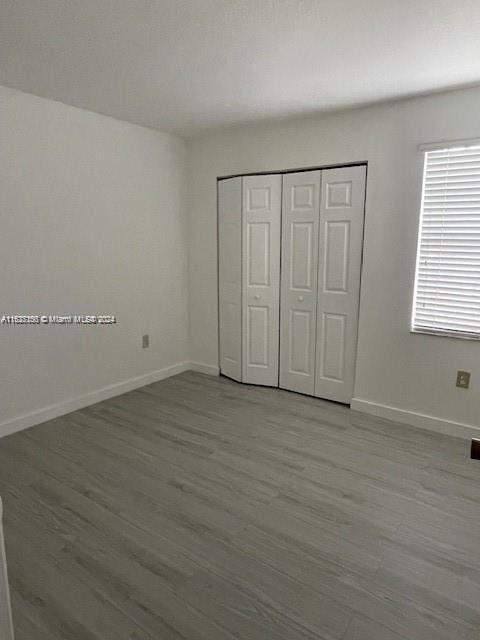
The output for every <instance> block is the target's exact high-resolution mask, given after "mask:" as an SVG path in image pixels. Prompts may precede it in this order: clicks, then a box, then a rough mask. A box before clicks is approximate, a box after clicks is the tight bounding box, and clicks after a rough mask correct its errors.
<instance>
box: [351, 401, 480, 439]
mask: <svg viewBox="0 0 480 640" xmlns="http://www.w3.org/2000/svg"><path fill="white" fill-rule="evenodd" d="M350 406H351V408H352V409H354V410H355V411H360V412H362V413H369V414H371V415H373V416H377V417H379V418H386V419H387V420H393V421H395V422H403V423H405V424H409V425H411V426H413V427H420V428H421V429H428V430H429V431H436V432H437V433H443V434H444V435H448V436H455V437H457V438H465V439H466V440H470V438H478V437H480V427H476V426H474V425H472V424H465V423H463V422H453V421H452V420H445V419H443V418H436V417H435V416H430V415H427V414H425V413H418V412H416V411H406V410H405V409H398V408H397V407H390V406H388V405H386V404H379V403H377V402H371V401H370V400H362V399H361V398H353V400H352V402H351V405H350Z"/></svg>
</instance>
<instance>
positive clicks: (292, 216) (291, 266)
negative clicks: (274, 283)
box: [280, 171, 320, 395]
mask: <svg viewBox="0 0 480 640" xmlns="http://www.w3.org/2000/svg"><path fill="white" fill-rule="evenodd" d="M282 193H283V197H282V275H281V312H280V336H281V338H280V386H281V387H282V388H284V389H291V390H292V391H299V392H300V393H306V394H309V395H314V392H315V343H316V333H317V328H316V327H317V325H316V315H317V270H318V221H319V213H320V171H301V172H299V173H287V174H285V175H284V176H283V189H282Z"/></svg>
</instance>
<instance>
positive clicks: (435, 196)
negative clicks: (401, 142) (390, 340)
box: [412, 145, 480, 338]
mask: <svg viewBox="0 0 480 640" xmlns="http://www.w3.org/2000/svg"><path fill="white" fill-rule="evenodd" d="M412 325H413V329H414V330H418V331H427V332H431V333H440V334H447V335H456V336H459V337H470V338H480V145H478V146H477V145H476V146H470V147H467V146H463V147H456V148H447V149H438V150H434V151H427V152H426V153H425V169H424V178H423V196H422V210H421V216H420V230H419V241H418V255H417V269H416V276H415V294H414V301H413V317H412Z"/></svg>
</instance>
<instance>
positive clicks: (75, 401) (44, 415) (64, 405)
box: [0, 362, 207, 438]
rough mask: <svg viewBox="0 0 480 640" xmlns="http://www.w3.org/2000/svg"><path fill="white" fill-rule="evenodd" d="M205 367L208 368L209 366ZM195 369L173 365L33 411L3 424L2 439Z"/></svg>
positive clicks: (185, 365) (190, 366)
mask: <svg viewBox="0 0 480 640" xmlns="http://www.w3.org/2000/svg"><path fill="white" fill-rule="evenodd" d="M204 366H205V367H206V366H207V365H204ZM193 368H194V367H193V363H190V362H180V363H178V364H174V365H171V366H170V367H165V368H164V369H158V370H157V371H152V372H150V373H146V374H144V375H141V376H137V377H135V378H130V379H129V380H124V381H123V382H117V383H116V384H111V385H109V386H108V387H103V388H102V389H98V390H97V391H91V392H90V393H86V394H84V395H82V396H78V397H77V398H72V399H70V400H66V401H64V402H59V403H58V404H53V405H50V406H48V407H44V408H43V409H39V410H37V411H32V412H31V413H27V414H25V415H23V416H19V417H18V418H14V419H13V420H8V421H7V422H3V423H1V424H0V438H1V437H3V436H7V435H10V434H11V433H15V432H17V431H22V430H23V429H28V427H33V426H34V425H36V424H40V423H41V422H45V421H46V420H52V419H53V418H58V417H59V416H63V415H65V414H67V413H71V412H72V411H77V409H83V408H84V407H88V406H90V405H91V404H95V403H96V402H101V401H102V400H108V398H113V397H114V396H119V395H121V394H122V393H127V392H128V391H133V390H134V389H138V388H139V387H144V386H145V385H146V384H151V383H152V382H158V381H159V380H164V379H165V378H170V377H171V376H175V375H177V374H178V373H183V372H184V371H188V370H189V369H193ZM195 370H197V369H195Z"/></svg>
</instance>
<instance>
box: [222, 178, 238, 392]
mask: <svg viewBox="0 0 480 640" xmlns="http://www.w3.org/2000/svg"><path fill="white" fill-rule="evenodd" d="M218 238H219V243H218V244H219V247H218V250H219V253H218V281H219V292H218V293H219V329H220V372H221V373H223V374H224V375H226V376H229V377H230V378H233V379H234V380H238V381H239V382H240V381H241V380H242V179H241V178H230V179H228V180H220V181H219V183H218Z"/></svg>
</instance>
